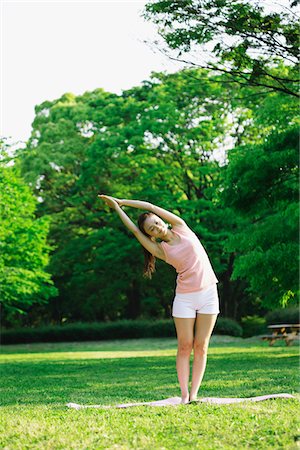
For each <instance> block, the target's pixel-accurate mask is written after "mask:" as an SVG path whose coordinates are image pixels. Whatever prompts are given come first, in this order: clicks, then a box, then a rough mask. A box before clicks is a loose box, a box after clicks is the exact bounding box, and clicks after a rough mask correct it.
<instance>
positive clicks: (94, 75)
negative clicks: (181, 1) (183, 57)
mask: <svg viewBox="0 0 300 450" xmlns="http://www.w3.org/2000/svg"><path fill="white" fill-rule="evenodd" d="M146 3H147V2H146V1H143V0H131V1H129V0H119V1H114V0H110V1H102V0H97V1H85V2H83V1H54V0H52V1H43V0H39V1H26V0H23V1H13V0H7V1H5V0H2V1H1V24H0V25H1V55H2V57H1V123H0V134H1V135H2V136H5V137H7V138H9V141H10V142H11V143H17V142H19V141H21V142H24V141H26V140H27V139H28V138H29V137H30V132H31V123H32V122H33V119H34V107H35V105H38V104H40V103H42V102H43V101H45V100H54V99H56V98H59V97H60V96H61V95H63V94H64V93H66V92H72V93H73V94H76V95H80V94H83V93H84V92H86V91H93V90H94V89H97V88H103V89H105V90H107V91H109V92H114V93H121V92H122V90H125V89H129V88H130V87H132V86H137V85H139V84H140V83H141V82H142V81H143V80H146V79H148V78H149V76H150V74H151V72H152V71H166V72H174V71H176V70H179V69H181V68H182V64H180V63H176V62H173V61H171V60H170V59H168V58H167V57H166V56H164V55H163V54H162V53H161V52H159V51H154V50H153V48H152V47H153V46H150V45H147V44H146V43H144V41H145V40H146V41H148V42H153V41H154V40H155V39H157V38H158V35H157V27H156V26H155V25H154V24H152V23H149V22H146V21H145V20H144V19H143V18H142V17H141V11H142V10H143V7H144V5H145V4H146Z"/></svg>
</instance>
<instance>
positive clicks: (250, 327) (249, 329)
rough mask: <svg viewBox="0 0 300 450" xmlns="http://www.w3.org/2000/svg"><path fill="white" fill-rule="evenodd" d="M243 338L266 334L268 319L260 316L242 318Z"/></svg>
mask: <svg viewBox="0 0 300 450" xmlns="http://www.w3.org/2000/svg"><path fill="white" fill-rule="evenodd" d="M241 322H242V328H243V337H250V336H257V335H259V334H264V333H265V332H266V331H267V329H266V319H265V318H264V317H259V316H256V315H255V316H246V317H242V319H241Z"/></svg>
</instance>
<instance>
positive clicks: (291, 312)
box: [265, 307, 299, 325]
mask: <svg viewBox="0 0 300 450" xmlns="http://www.w3.org/2000/svg"><path fill="white" fill-rule="evenodd" d="M265 319H266V323H267V325H272V324H277V323H278V324H280V323H299V308H295V307H293V308H281V309H275V310H274V311H270V312H268V313H267V314H266V315H265Z"/></svg>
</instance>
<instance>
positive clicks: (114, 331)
mask: <svg viewBox="0 0 300 450" xmlns="http://www.w3.org/2000/svg"><path fill="white" fill-rule="evenodd" d="M214 333H216V334H226V335H229V336H241V335H242V329H241V327H240V326H239V325H238V323H237V322H235V321H234V320H232V319H224V318H222V317H219V318H218V320H217V323H216V325H215V328H214ZM145 337H175V327H174V322H173V320H171V319H167V320H149V319H148V320H146V319H143V320H117V321H113V322H92V323H86V322H85V323H80V322H78V323H68V324H67V323H65V324H63V325H56V326H54V325H51V326H42V327H35V328H30V327H24V328H16V329H12V330H10V329H8V330H3V333H2V344H16V343H26V342H70V341H91V340H92V341H93V340H109V339H135V338H145Z"/></svg>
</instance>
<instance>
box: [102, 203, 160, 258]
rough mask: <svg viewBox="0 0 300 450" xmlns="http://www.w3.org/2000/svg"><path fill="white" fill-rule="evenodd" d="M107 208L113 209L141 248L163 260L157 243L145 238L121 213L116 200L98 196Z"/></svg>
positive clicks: (124, 214)
mask: <svg viewBox="0 0 300 450" xmlns="http://www.w3.org/2000/svg"><path fill="white" fill-rule="evenodd" d="M98 197H100V198H101V199H102V200H103V201H104V202H105V203H106V204H107V205H108V206H110V207H111V208H113V209H114V210H115V211H116V212H117V214H118V215H119V217H120V219H121V220H122V222H123V223H124V225H125V226H126V227H127V228H128V229H129V230H130V231H131V232H132V233H133V234H134V236H135V237H136V238H137V240H138V241H139V242H140V244H142V246H143V247H144V248H145V249H146V250H148V252H150V253H151V254H152V255H154V256H156V257H158V258H160V259H164V253H163V250H162V249H161V248H160V246H159V244H158V243H157V242H154V241H152V240H151V239H150V238H149V237H147V236H145V235H144V234H143V233H142V232H141V230H140V229H139V227H137V226H136V225H135V223H134V222H132V220H131V219H130V218H129V217H128V216H127V214H126V213H125V212H124V211H123V209H122V208H121V207H120V206H119V204H118V202H117V199H115V198H114V197H110V196H108V195H98Z"/></svg>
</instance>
